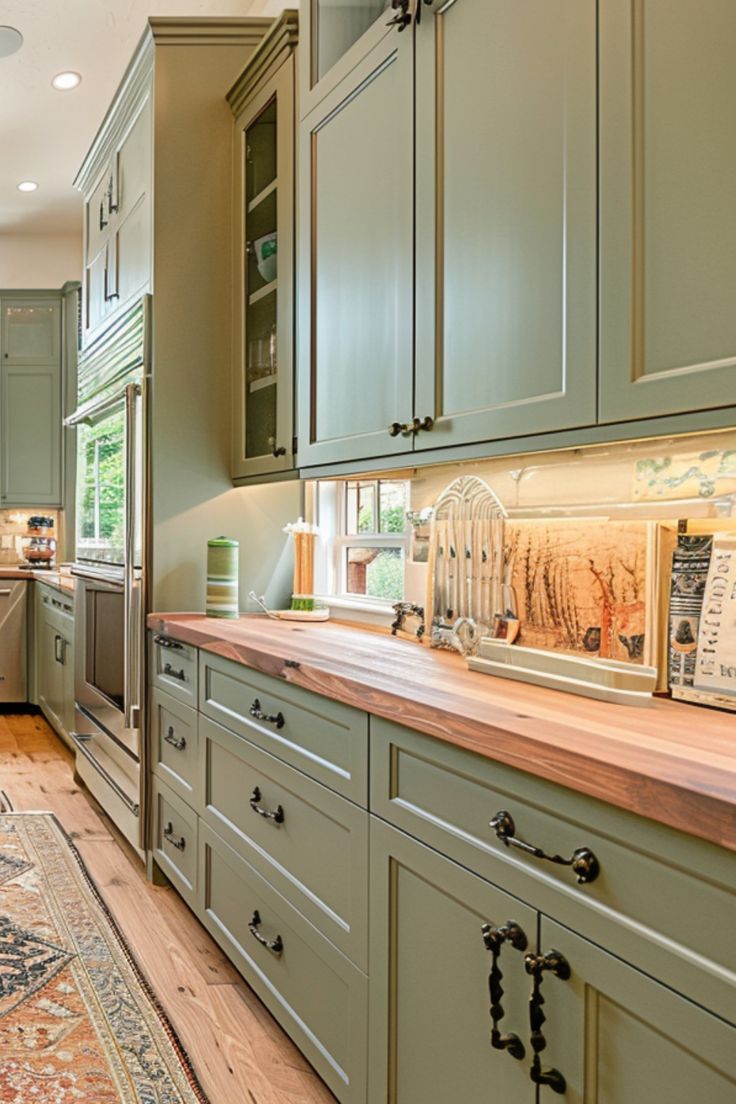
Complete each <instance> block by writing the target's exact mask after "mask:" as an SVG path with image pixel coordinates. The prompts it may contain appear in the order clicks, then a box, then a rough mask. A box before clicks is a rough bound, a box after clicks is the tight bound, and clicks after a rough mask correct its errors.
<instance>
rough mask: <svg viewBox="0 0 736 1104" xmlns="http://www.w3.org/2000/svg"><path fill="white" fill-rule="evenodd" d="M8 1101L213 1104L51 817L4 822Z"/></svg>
mask: <svg viewBox="0 0 736 1104" xmlns="http://www.w3.org/2000/svg"><path fill="white" fill-rule="evenodd" d="M0 1101H2V1104H32V1102H33V1104H207V1102H206V1098H205V1096H204V1093H203V1092H202V1090H201V1088H200V1087H199V1085H198V1083H197V1080H196V1077H195V1075H194V1073H193V1071H192V1069H191V1067H190V1065H189V1062H188V1060H187V1057H186V1055H185V1053H184V1051H183V1050H182V1048H181V1045H180V1044H179V1041H178V1039H177V1038H176V1035H175V1033H174V1031H173V1029H172V1027H171V1025H170V1024H169V1022H168V1020H167V1019H166V1016H165V1015H164V1013H163V1010H162V1009H161V1008H160V1006H159V1005H158V1003H157V1001H156V999H155V997H154V996H153V994H152V992H151V990H150V989H149V987H148V985H147V983H146V982H145V980H144V979H143V976H142V975H141V973H140V971H139V970H138V968H137V966H136V964H135V962H134V961H133V958H132V957H131V954H130V951H129V950H128V948H127V947H126V945H125V942H124V940H123V937H122V935H121V934H120V932H119V930H118V929H117V927H116V926H115V923H114V921H113V919H112V917H111V916H110V914H109V912H108V911H107V908H106V906H105V904H104V902H103V901H102V899H101V897H100V896H99V894H98V892H97V890H96V888H95V886H94V884H93V883H92V881H91V880H90V877H89V875H88V874H87V872H86V870H85V868H84V865H83V863H82V860H81V858H80V856H79V854H78V853H77V851H76V849H75V848H74V846H73V844H72V843H71V841H70V840H69V839H68V837H67V836H66V834H65V832H64V830H63V829H62V828H61V826H60V825H59V823H58V822H57V820H56V819H55V817H54V816H52V815H51V814H50V813H4V814H2V815H0Z"/></svg>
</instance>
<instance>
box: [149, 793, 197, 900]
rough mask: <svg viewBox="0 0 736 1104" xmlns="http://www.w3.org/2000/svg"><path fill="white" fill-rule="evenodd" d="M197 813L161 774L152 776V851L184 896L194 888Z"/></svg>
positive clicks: (190, 896)
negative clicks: (160, 776)
mask: <svg viewBox="0 0 736 1104" xmlns="http://www.w3.org/2000/svg"><path fill="white" fill-rule="evenodd" d="M197 829H198V824H197V816H196V813H194V812H193V811H192V809H190V808H189V806H188V805H187V804H186V803H185V802H184V801H182V799H181V798H180V797H177V796H176V794H175V793H174V792H173V790H170V789H169V787H168V786H167V785H166V783H165V782H162V781H161V779H160V778H157V777H154V778H153V854H154V858H155V859H156V862H157V863H158V865H159V866H160V867H161V869H162V870H163V872H164V874H165V875H166V876H167V878H170V879H171V881H172V882H173V884H174V885H175V886H176V888H177V889H178V890H179V892H180V893H181V895H182V897H184V898H185V900H187V901H189V903H190V904H194V899H195V893H196V889H197Z"/></svg>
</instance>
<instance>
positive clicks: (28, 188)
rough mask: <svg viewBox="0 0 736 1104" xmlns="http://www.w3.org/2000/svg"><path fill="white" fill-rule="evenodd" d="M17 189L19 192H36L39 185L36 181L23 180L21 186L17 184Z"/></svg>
mask: <svg viewBox="0 0 736 1104" xmlns="http://www.w3.org/2000/svg"><path fill="white" fill-rule="evenodd" d="M16 188H17V189H18V191H19V192H35V191H36V188H38V184H37V183H36V181H35V180H21V182H20V184H16Z"/></svg>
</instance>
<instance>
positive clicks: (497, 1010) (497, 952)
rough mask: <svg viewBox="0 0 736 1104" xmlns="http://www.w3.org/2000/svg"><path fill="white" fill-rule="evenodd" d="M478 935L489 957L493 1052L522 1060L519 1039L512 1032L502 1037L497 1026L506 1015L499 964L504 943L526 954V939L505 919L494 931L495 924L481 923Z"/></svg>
mask: <svg viewBox="0 0 736 1104" xmlns="http://www.w3.org/2000/svg"><path fill="white" fill-rule="evenodd" d="M481 932H482V933H483V943H484V945H485V948H486V950H487V951H490V952H491V955H492V965H491V972H490V974H489V977H488V991H489V993H490V997H491V1024H492V1025H493V1026H492V1028H491V1046H492V1047H494V1048H495V1049H496V1050H505V1051H507V1052H508V1053H509V1054H510V1055H511V1057H512V1058H516V1059H517V1060H518V1061H521V1059H522V1058H523V1057H524V1055H525V1053H526V1051H525V1050H524V1044H523V1043H522V1041H521V1039H520V1038H519V1036H518V1035H515V1034H514V1033H513V1032H510V1033H509V1034H507V1035H502V1034H501V1032H500V1030H499V1027H498V1025H499V1024H500V1022H501V1020H502V1019H503V1017H504V1016H505V1014H506V1013H505V1012H504V1008H503V1005H502V1004H501V999H502V997H503V974H502V972H501V967H500V966H499V964H498V962H499V958H500V956H501V948H502V947H503V945H504V943H508V944H509V946H511V947H513V948H514V950H517V951H525V950H526V948H527V938H526V935H525V934H524V932H523V931H522V929H521V928H520V927H519V925H518V924H517V923H516V921H515V920H507V921H506V923H505V924H503V925H502V926H501V927H500V928H497V927H496V926H495V925H494V924H482V925H481Z"/></svg>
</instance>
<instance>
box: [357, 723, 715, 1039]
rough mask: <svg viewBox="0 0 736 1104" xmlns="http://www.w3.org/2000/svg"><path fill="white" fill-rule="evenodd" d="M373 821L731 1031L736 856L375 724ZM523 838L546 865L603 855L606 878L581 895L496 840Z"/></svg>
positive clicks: (556, 867) (550, 869)
mask: <svg viewBox="0 0 736 1104" xmlns="http://www.w3.org/2000/svg"><path fill="white" fill-rule="evenodd" d="M371 762H372V777H371V811H372V812H374V813H376V814H378V815H379V816H381V817H383V818H384V819H386V820H388V821H390V822H391V823H393V824H395V825H396V826H397V827H399V828H402V829H403V830H404V831H406V832H409V833H410V834H411V835H413V836H415V837H416V838H417V839H420V840H422V841H423V842H425V843H427V844H429V845H430V846H431V847H434V848H436V849H437V850H438V851H441V852H442V853H443V854H446V855H449V856H450V857H451V858H454V859H455V860H456V861H457V862H460V863H462V864H463V865H464V866H466V867H467V868H468V869H470V870H473V871H474V872H476V873H478V874H480V875H481V876H482V877H485V878H487V879H488V880H489V881H491V882H495V883H496V884H499V885H502V886H503V888H504V889H507V890H509V891H510V892H512V893H515V894H517V895H518V896H520V897H522V898H523V899H525V900H527V901H529V902H530V903H531V904H533V905H535V906H536V907H537V908H539V909H540V910H541V911H543V912H547V913H548V914H549V915H551V916H553V917H554V918H555V919H558V920H560V921H561V922H562V923H565V924H568V925H569V926H571V927H573V928H575V929H576V930H578V931H580V932H581V934H582V935H585V936H587V937H588V938H589V939H592V940H593V941H594V942H596V943H599V944H601V945H603V946H606V947H608V948H609V949H610V950H611V951H613V952H614V953H615V954H619V955H620V956H621V957H623V958H625V959H626V960H627V961H629V962H632V963H633V964H634V965H637V966H639V967H640V968H641V969H642V970H644V971H645V972H647V973H651V974H654V976H657V977H659V978H660V979H661V980H662V981H664V982H665V983H666V984H668V985H671V986H672V987H673V988H675V989H677V990H678V991H679V992H684V993H686V994H687V995H689V996H691V997H692V998H693V999H694V1000H697V1001H698V1002H700V1003H703V1004H705V1005H706V1006H707V1007H710V1008H711V1009H712V1010H713V1011H716V1012H718V1013H719V1014H720V1015H722V1016H724V1017H725V1018H727V1019H730V1020H733V1019H734V1018H736V1013H734V1004H733V986H734V985H736V941H735V940H733V939H728V938H725V937H724V933H725V932H727V931H729V930H730V928H732V926H733V916H734V910H735V909H736V856H735V855H733V854H732V853H730V852H727V851H725V850H724V849H723V848H720V847H716V846H714V845H712V844H708V843H706V842H705V841H703V840H699V839H695V838H694V837H689V836H686V835H684V834H683V833H680V832H676V831H674V830H673V829H669V828H667V827H665V826H664V825H660V824H655V823H653V822H651V821H647V820H644V819H643V818H641V817H638V816H635V815H634V814H632V813H628V812H625V811H624V810H620V809H615V808H613V807H612V806H610V805H607V804H604V803H603V802H599V801H596V800H594V799H592V798H588V797H585V796H584V795H582V794H578V793H575V792H573V791H571V790H567V789H564V788H563V787H561V786H557V785H554V784H552V783H548V782H544V781H543V780H542V779H538V778H535V777H532V776H531V775H526V774H524V773H523V772H521V771H517V770H514V769H512V768H510V767H506V766H504V765H503V764H499V763H494V762H493V761H491V760H489V759H485V758H483V757H481V756H478V755H474V754H472V753H471V752H467V751H465V750H463V749H462V748H457V747H454V746H453V745H451V744H445V743H443V742H442V741H440V740H436V739H433V738H432V737H429V736H423V735H421V734H420V733H417V732H413V731H410V730H408V729H406V728H403V727H401V726H399V725H394V724H391V723H390V722H388V721H383V720H380V719H377V718H373V719H372V721H371ZM502 811H503V812H507V813H508V814H510V817H511V819H512V820H513V824H514V829H515V836H516V837H517V838H519V839H522V840H524V841H526V842H527V843H529V844H532V845H533V846H535V847H538V848H541V849H542V850H543V851H544V852H545V853H546V854H547V855H549V856H560V857H562V858H563V859H565V860H568V859H570V858H571V857H572V856H573V854H574V852H575V851H576V850H578V849H589V850H590V851H592V852H593V854H594V855H595V857H596V859H597V861H598V863H599V866H600V872H599V873H598V875H597V877H596V878H595V879H594V880H593V881H591V882H588V883H587V884H578V882H577V880H576V875H575V873H574V872H573V871H572V869H571V868H570V867H569V866H567V865H561V864H556V863H553V862H550V861H547V860H545V859H542V858H540V857H537V856H535V855H532V854H529V853H527V852H525V851H524V850H521V849H519V848H518V847H515V846H511V845H506V844H505V843H504V842H503V841H502V840H500V839H499V838H498V837H497V835H496V832H495V830H494V829H493V828H491V827H490V825H489V822H490V821H491V820H492V819H493V818H494V817H495V816H496V814H498V813H499V812H502Z"/></svg>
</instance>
